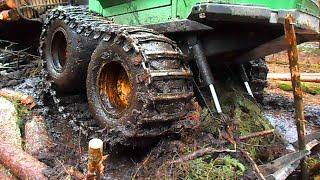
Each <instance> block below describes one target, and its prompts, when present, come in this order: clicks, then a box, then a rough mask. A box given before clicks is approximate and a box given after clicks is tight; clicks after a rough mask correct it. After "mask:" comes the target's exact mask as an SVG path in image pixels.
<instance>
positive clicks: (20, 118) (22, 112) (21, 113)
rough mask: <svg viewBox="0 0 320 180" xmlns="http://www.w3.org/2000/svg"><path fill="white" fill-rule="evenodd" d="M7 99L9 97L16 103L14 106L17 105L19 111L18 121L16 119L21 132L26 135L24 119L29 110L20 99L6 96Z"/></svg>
mask: <svg viewBox="0 0 320 180" xmlns="http://www.w3.org/2000/svg"><path fill="white" fill-rule="evenodd" d="M5 98H6V97H5ZM6 99H8V100H9V101H10V102H12V104H13V105H14V107H15V109H16V111H17V121H16V123H17V124H18V126H19V129H20V133H21V134H22V135H24V120H23V119H24V117H25V116H26V115H27V114H28V113H29V110H28V108H27V107H26V106H25V105H23V104H21V103H20V102H19V101H17V100H15V99H13V98H6Z"/></svg>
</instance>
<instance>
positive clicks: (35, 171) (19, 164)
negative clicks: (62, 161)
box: [0, 143, 48, 179]
mask: <svg viewBox="0 0 320 180" xmlns="http://www.w3.org/2000/svg"><path fill="white" fill-rule="evenodd" d="M0 162H1V163H2V164H3V165H5V166H6V167H7V168H9V169H10V170H11V172H12V173H13V174H14V175H16V176H17V177H19V178H21V179H47V177H45V175H44V171H45V170H47V169H48V167H47V165H45V164H44V163H42V162H40V161H39V160H37V159H36V158H34V157H33V156H31V155H29V154H27V153H26V152H24V151H23V150H21V149H19V148H17V147H16V146H13V145H11V144H8V143H0Z"/></svg>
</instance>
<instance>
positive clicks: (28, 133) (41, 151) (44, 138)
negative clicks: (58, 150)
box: [24, 116, 52, 158]
mask: <svg viewBox="0 0 320 180" xmlns="http://www.w3.org/2000/svg"><path fill="white" fill-rule="evenodd" d="M24 129H25V131H24V132H25V151H26V152H27V153H29V154H31V155H33V156H35V157H37V158H42V157H46V156H47V155H48V153H49V151H50V149H51V147H52V140H51V139H50V138H49V135H48V133H47V131H46V126H45V124H44V118H43V117H42V116H31V118H30V119H29V120H27V121H26V123H25V126H24Z"/></svg>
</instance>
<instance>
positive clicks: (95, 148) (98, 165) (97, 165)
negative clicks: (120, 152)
mask: <svg viewBox="0 0 320 180" xmlns="http://www.w3.org/2000/svg"><path fill="white" fill-rule="evenodd" d="M104 159H105V158H104V157H103V142H102V141H101V140H100V139H92V140H90V142H89V157H88V175H87V179H88V180H91V179H100V176H101V174H102V173H103V169H104V166H103V161H104Z"/></svg>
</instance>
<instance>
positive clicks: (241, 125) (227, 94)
mask: <svg viewBox="0 0 320 180" xmlns="http://www.w3.org/2000/svg"><path fill="white" fill-rule="evenodd" d="M228 86H229V87H227V86H225V87H220V90H219V92H224V94H223V95H222V96H220V103H221V105H222V111H223V112H224V118H219V117H220V116H219V115H218V114H215V118H212V117H210V116H209V115H208V109H207V108H204V109H203V112H202V113H201V114H202V115H203V116H202V117H203V118H202V121H203V123H202V125H203V129H204V131H205V132H208V133H212V134H213V135H214V136H215V137H219V131H221V130H224V128H225V127H226V126H229V127H231V126H236V130H234V133H235V134H238V135H239V136H242V135H247V134H250V133H253V132H258V131H264V130H269V129H273V126H272V125H271V124H270V122H269V121H268V120H267V119H266V118H265V117H264V116H263V113H262V110H261V107H260V105H259V104H258V103H257V102H256V101H255V100H254V99H253V98H251V97H250V96H248V95H247V94H246V93H243V89H241V87H240V88H239V87H238V86H236V85H235V86H232V85H230V84H228ZM208 98H210V97H208ZM208 102H209V101H208ZM210 107H211V109H214V106H213V104H212V103H210ZM273 142H274V137H273V136H271V137H264V138H254V139H250V140H248V141H246V143H244V144H242V146H243V148H244V149H246V150H247V151H248V152H249V153H250V155H251V156H252V157H253V159H258V158H259V157H258V154H259V153H258V152H259V146H261V145H269V144H271V143H273Z"/></svg>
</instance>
